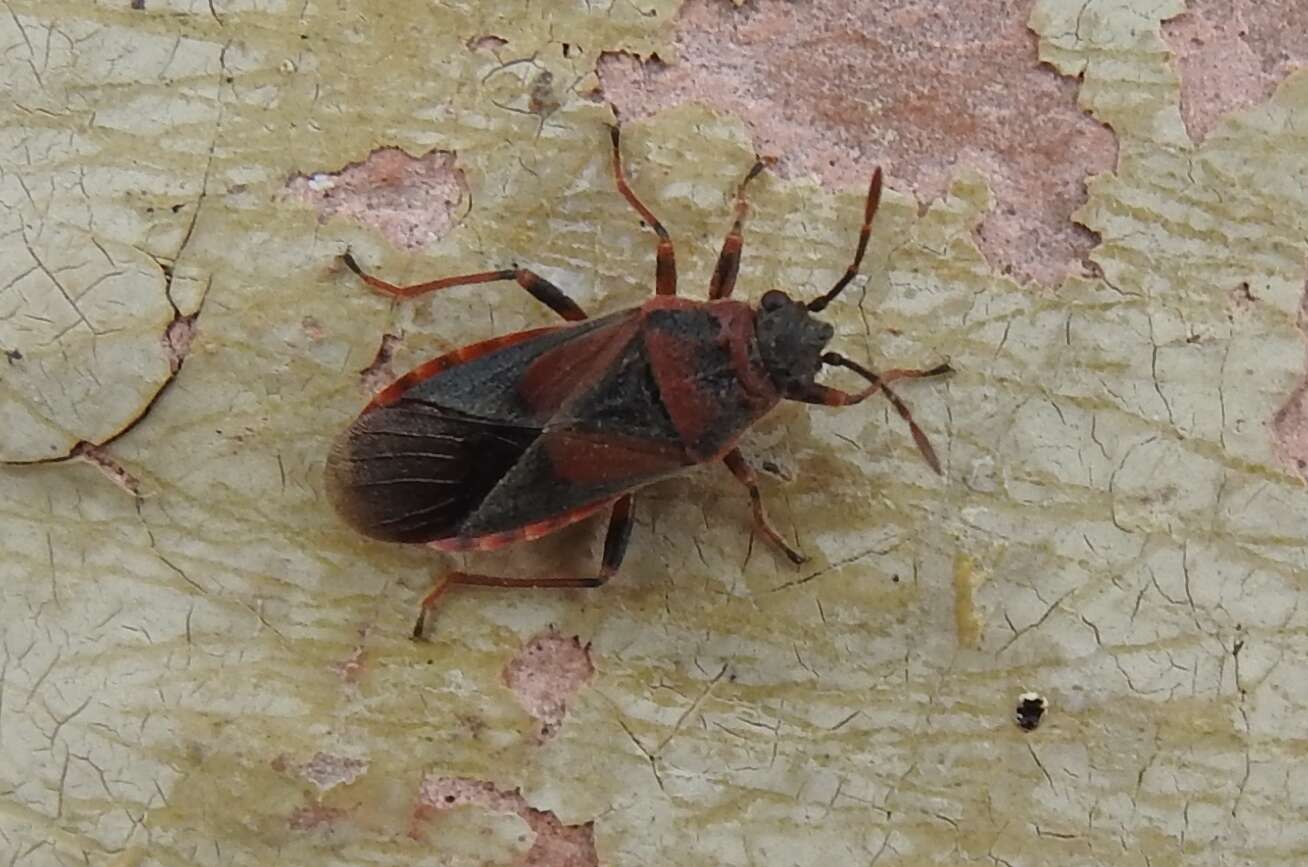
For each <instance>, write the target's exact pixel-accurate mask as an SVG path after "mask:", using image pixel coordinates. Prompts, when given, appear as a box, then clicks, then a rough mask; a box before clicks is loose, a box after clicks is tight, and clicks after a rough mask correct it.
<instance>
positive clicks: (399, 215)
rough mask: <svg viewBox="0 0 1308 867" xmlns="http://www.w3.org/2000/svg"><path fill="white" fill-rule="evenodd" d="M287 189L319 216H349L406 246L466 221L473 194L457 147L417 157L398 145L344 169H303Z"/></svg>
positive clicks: (431, 239)
mask: <svg viewBox="0 0 1308 867" xmlns="http://www.w3.org/2000/svg"><path fill="white" fill-rule="evenodd" d="M286 190H287V194H288V195H289V196H290V197H291V198H292V199H295V200H298V201H301V202H304V203H306V204H308V205H311V206H312V207H313V208H314V209H315V210H316V211H317V212H318V220H319V222H326V221H327V220H329V219H331V218H332V217H347V218H349V219H352V220H355V221H357V222H360V223H363V224H364V225H366V226H370V227H372V228H373V229H375V230H377V231H378V232H379V233H381V235H382V236H383V237H384V238H386V240H387V241H389V242H390V243H391V244H393V245H395V246H396V247H399V248H401V249H405V250H416V249H419V248H421V247H425V246H427V245H428V244H431V243H433V242H435V241H439V240H440V239H441V238H444V237H445V236H446V235H448V234H449V233H450V232H451V231H452V230H453V229H454V228H455V227H456V226H457V225H458V224H459V223H460V222H461V221H462V219H463V214H462V213H461V211H464V210H465V209H466V208H467V203H468V201H469V195H470V194H469V190H468V181H467V178H466V177H465V175H464V173H463V169H461V168H459V167H458V165H457V156H456V155H455V154H454V153H453V152H452V151H442V150H433V151H429V152H428V153H426V154H423V155H422V156H420V157H411V156H409V155H408V154H407V153H405V152H404V151H402V150H400V149H399V148H395V147H385V148H379V149H378V150H375V151H373V152H372V153H371V154H369V155H368V158H367V159H365V160H363V161H362V162H358V163H351V164H350V165H348V166H346V167H345V168H343V169H341V170H340V171H338V172H314V173H312V174H308V175H297V176H295V177H293V178H291V180H290V182H289V183H287V185H286Z"/></svg>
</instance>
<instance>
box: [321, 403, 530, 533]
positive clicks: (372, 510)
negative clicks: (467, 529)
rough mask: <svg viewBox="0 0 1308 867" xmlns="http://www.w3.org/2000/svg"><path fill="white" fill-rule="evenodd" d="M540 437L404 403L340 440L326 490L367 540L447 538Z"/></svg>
mask: <svg viewBox="0 0 1308 867" xmlns="http://www.w3.org/2000/svg"><path fill="white" fill-rule="evenodd" d="M539 435H540V431H539V429H536V428H531V427H515V426H512V425H506V424H502V423H498V422H494V421H488V420H486V419H479V418H475V417H470V416H466V415H463V414H461V413H458V412H455V411H451V410H447V409H443V408H440V407H434V406H432V405H430V404H428V403H426V402H420V401H413V400H407V399H404V398H401V399H400V400H399V401H398V402H397V403H394V404H392V405H390V406H383V407H377V408H375V409H373V410H372V411H370V412H367V413H364V414H363V415H362V416H360V417H359V418H358V419H357V420H356V421H355V422H354V424H352V425H351V426H350V427H349V428H347V429H346V430H345V432H344V433H343V434H342V435H341V436H340V437H339V438H338V439H337V440H336V443H335V445H334V446H333V447H332V450H331V453H330V455H329V456H328V458H327V490H328V493H329V495H330V496H331V497H332V499H333V501H334V502H335V504H336V508H337V510H338V511H339V512H340V514H341V516H342V517H344V518H345V520H346V521H347V522H348V523H349V524H350V525H351V526H352V527H354V528H355V529H356V530H358V531H359V532H360V533H362V534H364V535H365V536H370V537H372V538H374V539H381V540H383V541H386V542H429V541H432V540H433V539H442V538H448V537H450V536H454V535H457V534H458V532H459V528H460V526H461V525H462V524H463V522H464V521H465V520H466V519H467V517H468V516H469V514H471V513H472V512H473V511H475V510H476V509H477V507H478V506H479V505H480V504H481V502H482V501H483V500H484V499H485V498H486V495H487V494H488V493H490V491H491V490H492V489H493V488H494V487H495V485H496V483H498V482H499V481H500V480H501V479H502V478H503V477H504V476H505V474H506V473H508V472H509V470H510V469H512V468H513V466H514V464H515V463H517V462H518V460H519V459H520V458H521V457H522V455H523V453H524V452H525V451H526V450H527V449H528V448H529V447H530V446H531V444H532V443H533V442H534V441H535V440H536V438H537V437H538V436H539Z"/></svg>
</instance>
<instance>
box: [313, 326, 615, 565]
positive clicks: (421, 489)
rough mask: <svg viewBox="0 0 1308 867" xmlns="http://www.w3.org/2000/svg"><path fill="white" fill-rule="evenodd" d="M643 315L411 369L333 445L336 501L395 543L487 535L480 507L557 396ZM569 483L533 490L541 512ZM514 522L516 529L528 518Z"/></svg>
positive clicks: (559, 330) (517, 338) (591, 372)
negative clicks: (478, 522) (474, 521)
mask: <svg viewBox="0 0 1308 867" xmlns="http://www.w3.org/2000/svg"><path fill="white" fill-rule="evenodd" d="M634 322H635V318H634V315H633V314H632V313H631V312H630V311H626V312H623V313H617V314H613V315H612V316H607V317H603V318H601V319H596V320H588V321H585V322H580V323H577V324H575V325H563V326H557V327H553V328H544V329H537V330H534V331H530V332H520V333H518V334H512V335H507V336H505V337H499V338H494V339H492V340H488V341H484V342H482V343H477V344H473V345H471V346H467V347H464V348H462V349H459V350H456V351H454V352H451V353H449V354H447V355H444V356H441V357H439V358H436V359H433V360H431V361H428V362H426V363H425V364H423V365H421V366H419V367H417V368H415V369H414V370H412V371H410V372H409V373H406V374H405V375H404V376H402V377H400V378H399V379H398V380H396V382H395V383H393V384H392V385H390V386H388V387H387V388H385V389H383V390H382V391H381V392H379V393H378V395H377V397H376V398H374V400H373V402H372V403H371V404H369V406H368V408H367V409H365V411H364V412H363V414H362V415H361V416H360V417H359V418H358V419H357V420H356V421H355V422H354V424H352V425H351V426H350V427H349V428H348V429H347V430H346V431H345V432H344V433H343V434H342V435H341V437H340V438H339V439H338V440H337V442H336V444H335V446H334V448H333V449H332V451H331V454H330V456H329V459H328V465H327V481H328V490H329V492H330V493H331V496H332V498H333V500H334V501H335V503H336V506H337V510H338V511H339V512H340V513H341V514H342V516H343V517H344V518H345V519H346V520H347V521H348V522H349V523H350V524H351V525H352V526H354V527H355V528H356V529H357V530H358V531H359V532H361V533H363V534H364V535H367V536H370V537H372V538H375V539H382V540H385V541H390V542H430V541H435V540H439V539H451V538H456V537H457V538H461V539H465V540H466V539H468V538H470V537H474V536H477V535H479V533H480V531H479V530H477V529H476V528H475V527H472V528H470V527H469V526H468V524H469V520H470V518H471V517H473V516H475V515H478V514H483V513H485V512H486V509H485V508H483V507H484V506H485V501H486V500H487V498H488V497H489V496H490V494H491V492H492V491H494V490H496V488H497V486H500V485H501V484H502V483H503V482H504V480H505V479H506V478H507V477H510V476H514V473H515V470H516V469H517V467H518V464H519V463H521V461H522V460H523V459H524V457H525V456H527V455H529V454H530V448H531V446H532V444H533V443H534V442H535V441H536V440H537V438H538V437H539V436H540V434H541V431H542V429H543V428H544V427H545V426H546V425H547V424H548V423H549V421H550V419H551V418H552V416H553V415H554V413H555V411H556V410H557V408H558V405H559V404H560V403H565V402H567V401H568V400H570V399H571V398H572V397H573V395H574V394H576V393H577V392H578V391H584V390H585V389H586V383H588V382H589V383H593V382H594V381H595V380H596V378H597V377H602V375H603V371H604V369H605V367H606V366H607V362H606V361H605V359H606V358H608V357H611V356H613V355H615V354H620V353H621V349H622V346H623V345H624V343H630V342H632V337H633V336H634V333H635V330H634V327H633V323H634ZM521 475H522V473H521V472H518V476H521ZM560 493H565V492H560V491H558V490H556V489H554V488H551V489H549V490H546V491H544V492H541V493H533V494H532V495H531V496H532V501H533V503H534V504H535V508H534V509H533V514H547V515H548V514H555V515H557V514H558V513H560V512H562V511H563V510H564V509H565V508H566V507H564V506H559V505H557V504H552V503H551V499H550V498H551V497H555V498H557V497H558V495H559V494H560ZM497 509H498V507H492V508H491V511H492V512H495V511H497ZM499 511H503V512H505V513H506V514H508V515H510V516H511V515H513V514H516V513H517V510H514V509H508V510H503V509H499ZM508 521H509V523H510V525H511V526H509V527H507V528H506V529H514V528H517V527H521V526H522V524H521V523H518V524H513V518H512V517H509V518H508ZM496 523H497V525H498V524H502V523H503V522H502V521H501V522H496Z"/></svg>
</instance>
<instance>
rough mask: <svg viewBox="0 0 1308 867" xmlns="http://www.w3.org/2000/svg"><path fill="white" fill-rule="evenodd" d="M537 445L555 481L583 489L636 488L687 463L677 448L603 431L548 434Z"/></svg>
mask: <svg viewBox="0 0 1308 867" xmlns="http://www.w3.org/2000/svg"><path fill="white" fill-rule="evenodd" d="M540 445H541V448H543V449H544V450H545V454H547V455H549V459H550V463H551V464H552V465H553V467H554V476H555V478H557V479H559V480H561V481H566V482H572V483H573V484H578V485H585V486H592V485H602V484H604V483H606V482H612V481H614V480H615V479H629V480H631V483H632V487H636V486H637V485H640V484H644V482H645V481H647V480H649V479H650V478H651V477H655V476H661V475H665V474H667V473H671V472H675V471H676V470H679V469H681V468H682V467H685V466H688V465H689V464H690V463H691V461H690V460H689V459H688V458H687V456H686V453H685V450H684V449H682V448H680V447H678V446H672V445H666V444H662V443H658V442H653V441H650V440H642V439H636V438H635V437H622V436H614V435H613V434H611V433H606V432H603V431H596V432H591V431H579V430H560V431H548V432H546V433H545V434H544V435H543V436H542V437H541V441H540Z"/></svg>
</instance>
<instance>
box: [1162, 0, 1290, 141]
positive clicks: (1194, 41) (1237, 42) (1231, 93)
mask: <svg viewBox="0 0 1308 867" xmlns="http://www.w3.org/2000/svg"><path fill="white" fill-rule="evenodd" d="M1186 5H1187V6H1188V7H1189V8H1188V9H1187V11H1186V12H1184V13H1183V14H1181V15H1180V16H1178V17H1177V18H1174V19H1172V20H1171V21H1168V22H1166V23H1164V24H1163V36H1164V37H1165V38H1166V39H1167V41H1168V44H1170V45H1171V47H1172V50H1173V51H1175V52H1176V54H1177V58H1178V67H1179V71H1180V74H1181V115H1182V117H1183V118H1184V119H1185V126H1186V129H1187V130H1188V131H1189V133H1190V138H1191V139H1193V140H1194V141H1196V142H1199V141H1202V140H1203V139H1204V138H1206V137H1207V136H1208V134H1209V133H1210V132H1212V130H1213V128H1214V127H1215V126H1217V124H1218V122H1219V121H1220V120H1221V118H1222V116H1223V115H1226V114H1228V113H1230V112H1232V111H1236V110H1239V109H1242V108H1248V107H1249V106H1251V105H1257V104H1258V103H1261V102H1264V101H1265V100H1266V99H1267V98H1268V97H1269V96H1271V93H1272V91H1273V90H1274V89H1275V88H1276V85H1277V83H1279V82H1280V80H1281V79H1282V78H1284V77H1285V76H1286V75H1288V74H1289V73H1290V72H1291V71H1292V70H1293V69H1294V68H1295V67H1296V66H1304V65H1308V41H1306V40H1305V39H1304V34H1305V33H1308V4H1306V3H1304V2H1303V0H1190V2H1189V3H1187V4H1186Z"/></svg>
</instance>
